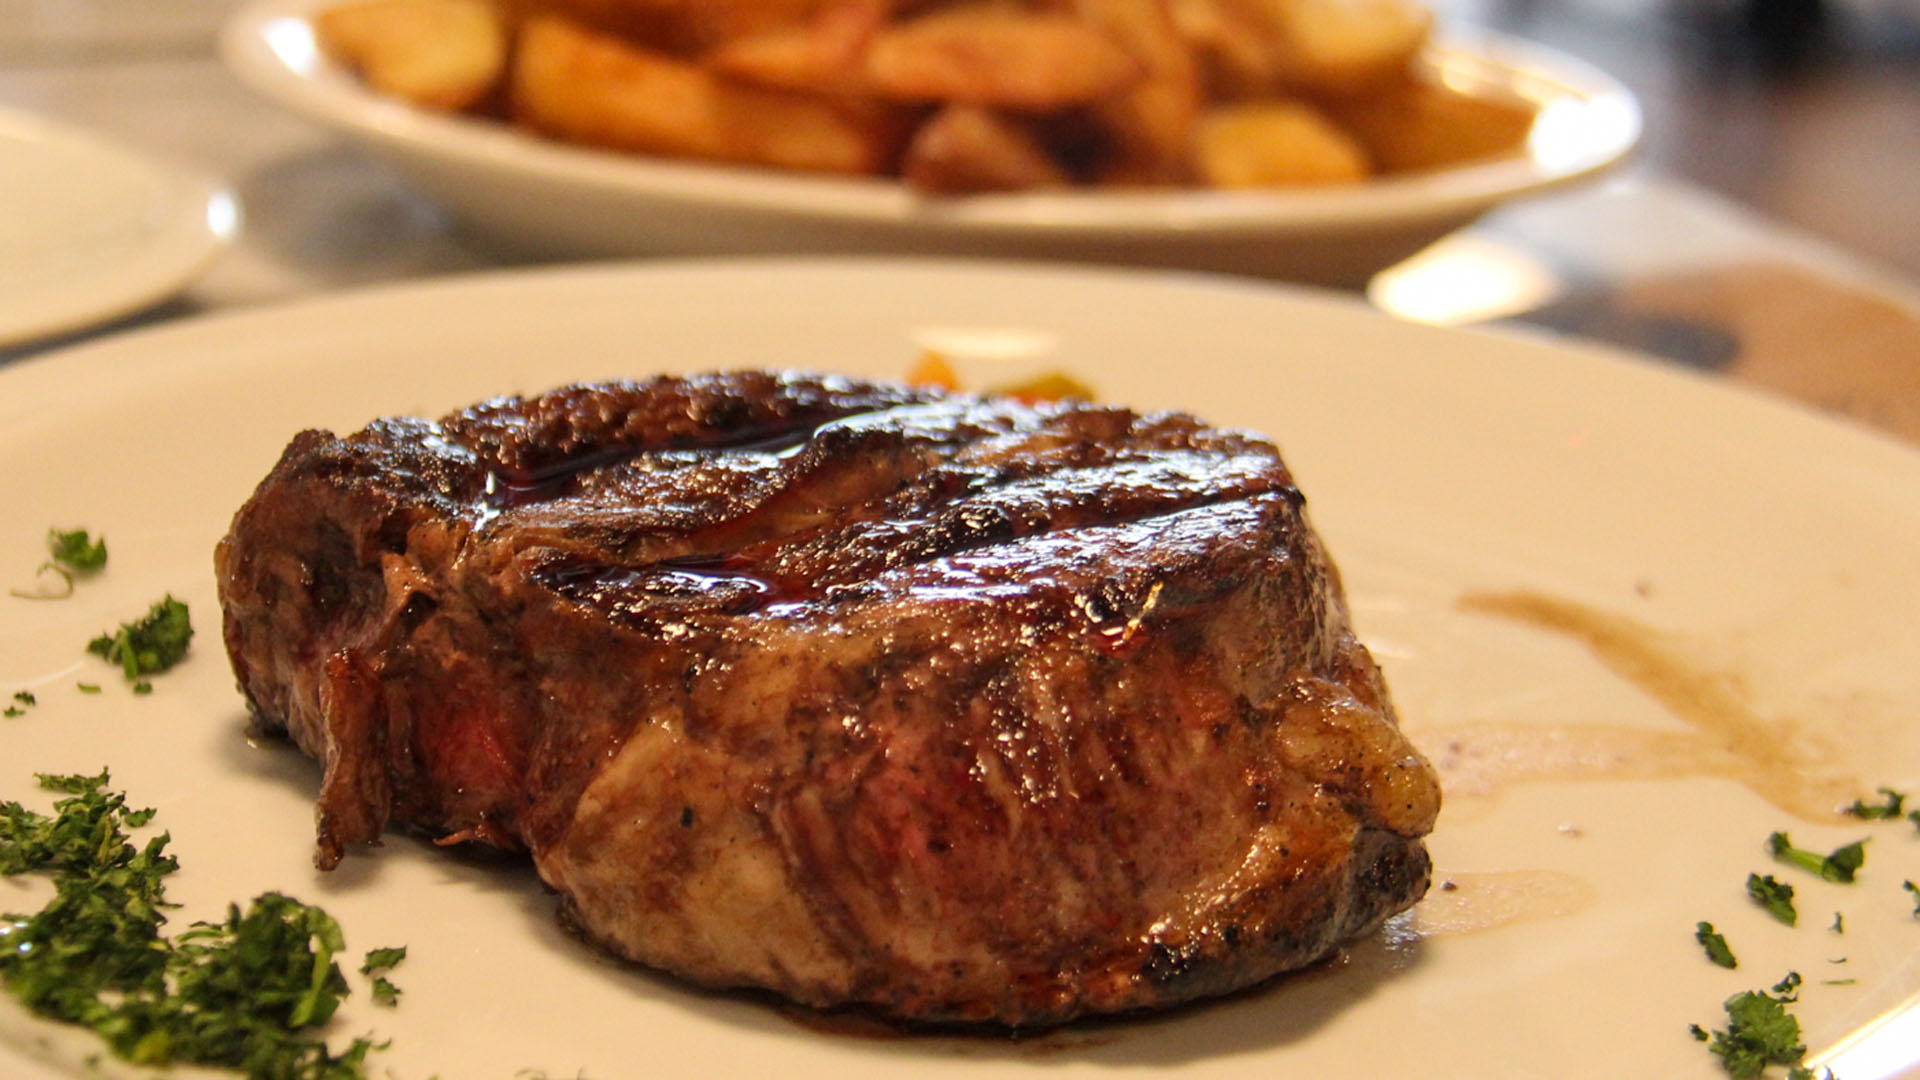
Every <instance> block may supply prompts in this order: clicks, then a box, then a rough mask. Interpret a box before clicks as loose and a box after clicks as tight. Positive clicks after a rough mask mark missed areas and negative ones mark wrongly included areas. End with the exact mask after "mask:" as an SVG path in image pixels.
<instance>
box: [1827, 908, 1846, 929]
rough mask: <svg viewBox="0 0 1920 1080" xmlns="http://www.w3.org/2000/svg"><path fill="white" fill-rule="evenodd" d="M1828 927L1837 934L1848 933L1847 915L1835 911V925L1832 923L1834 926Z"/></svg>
mask: <svg viewBox="0 0 1920 1080" xmlns="http://www.w3.org/2000/svg"><path fill="white" fill-rule="evenodd" d="M1827 929H1829V930H1831V931H1833V932H1834V933H1836V934H1844V933H1846V932H1847V921H1846V916H1844V915H1841V914H1840V913H1839V912H1837V911H1836V912H1834V913H1833V925H1832V926H1829V927H1827Z"/></svg>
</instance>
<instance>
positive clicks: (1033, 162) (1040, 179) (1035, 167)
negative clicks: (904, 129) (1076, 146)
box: [900, 105, 1071, 195]
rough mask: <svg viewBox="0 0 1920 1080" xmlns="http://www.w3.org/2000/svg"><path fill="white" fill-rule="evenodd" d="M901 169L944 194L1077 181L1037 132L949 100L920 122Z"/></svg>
mask: <svg viewBox="0 0 1920 1080" xmlns="http://www.w3.org/2000/svg"><path fill="white" fill-rule="evenodd" d="M900 175H901V177H902V178H903V179H905V180H906V182H907V183H908V184H911V185H912V186H913V187H915V188H917V189H919V190H921V191H926V192H931V193H934V194H941V195H959V194H966V193H969V192H979V191H1022V190H1027V189H1033V188H1052V187H1064V186H1066V185H1067V184H1068V183H1070V182H1071V180H1070V179H1069V177H1068V175H1067V173H1066V171H1065V170H1064V169H1062V168H1061V167H1060V165H1059V164H1058V163H1057V162H1055V161H1054V160H1053V158H1052V157H1051V156H1050V155H1049V154H1048V153H1047V149H1046V147H1045V146H1044V145H1043V144H1042V143H1041V142H1040V140H1038V139H1036V138H1035V137H1034V136H1033V134H1032V133H1031V132H1029V131H1028V130H1027V129H1025V128H1023V127H1021V126H1020V125H1019V124H1017V123H1015V122H1014V121H1012V120H1009V119H1008V118H1007V117H1005V116H1002V115H1000V114H998V113H995V112H993V111H992V110H990V109H983V108H980V107H979V106H977V105H949V106H947V107H946V108H944V109H942V110H940V111H939V112H938V113H936V114H935V115H934V116H933V118H932V119H930V120H928V121H927V122H926V123H924V124H922V125H920V127H919V129H918V130H916V131H915V132H914V135H913V138H912V139H911V140H910V141H909V142H908V143H907V149H906V151H905V153H903V154H902V155H901V159H900Z"/></svg>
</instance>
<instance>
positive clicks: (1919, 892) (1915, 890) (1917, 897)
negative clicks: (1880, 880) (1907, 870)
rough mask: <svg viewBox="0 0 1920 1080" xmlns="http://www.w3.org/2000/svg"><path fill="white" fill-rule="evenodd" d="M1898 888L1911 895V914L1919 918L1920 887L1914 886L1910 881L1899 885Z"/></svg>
mask: <svg viewBox="0 0 1920 1080" xmlns="http://www.w3.org/2000/svg"><path fill="white" fill-rule="evenodd" d="M1900 887H1901V888H1903V889H1905V890H1907V891H1908V892H1910V893H1912V894H1913V914H1914V915H1915V917H1920V885H1915V884H1914V883H1913V882H1911V881H1903V882H1901V883H1900Z"/></svg>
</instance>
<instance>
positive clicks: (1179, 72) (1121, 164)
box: [1073, 0, 1201, 183]
mask: <svg viewBox="0 0 1920 1080" xmlns="http://www.w3.org/2000/svg"><path fill="white" fill-rule="evenodd" d="M1073 3H1074V9H1075V11H1076V12H1077V13H1078V14H1079V15H1080V16H1081V17H1082V18H1084V19H1086V20H1087V22H1089V23H1090V24H1092V25H1094V26H1097V27H1099V28H1100V29H1102V30H1105V31H1106V32H1108V33H1109V34H1112V35H1113V38H1114V40H1115V41H1118V42H1119V43H1120V45H1121V46H1122V47H1123V48H1125V49H1126V50H1127V51H1128V52H1129V53H1131V54H1132V55H1133V58H1134V59H1135V60H1137V61H1138V62H1139V63H1140V67H1141V70H1142V72H1143V73H1144V77H1143V78H1142V79H1141V80H1140V81H1139V82H1138V83H1136V84H1135V85H1133V86H1132V87H1130V88H1128V89H1126V90H1123V91H1121V92H1120V93H1118V94H1116V95H1114V96H1113V97H1111V98H1109V99H1108V100H1105V101H1102V102H1100V103H1099V104H1097V105H1095V106H1094V115H1095V118H1096V119H1097V120H1098V122H1099V123H1100V124H1101V125H1102V126H1104V127H1105V128H1107V129H1108V130H1109V131H1110V132H1112V134H1113V141H1114V153H1113V157H1112V159H1111V161H1110V162H1109V163H1108V166H1107V168H1106V170H1105V171H1104V176H1105V178H1107V179H1109V180H1112V181H1116V182H1119V181H1125V182H1133V183H1171V182H1178V181H1184V180H1187V179H1189V178H1190V176H1189V173H1188V170H1187V167H1186V165H1187V147H1188V146H1189V145H1190V144H1191V143H1192V141H1193V129H1194V124H1195V123H1196V122H1197V121H1198V119H1199V116H1200V105H1201V89H1200V71H1199V66H1198V64H1197V63H1196V62H1195V60H1194V54H1193V50H1192V49H1191V48H1190V47H1189V46H1188V45H1187V43H1186V41H1185V40H1183V39H1182V38H1181V36H1180V34H1179V31H1178V29H1177V28H1176V27H1175V25H1174V22H1173V15H1172V12H1171V11H1170V10H1169V8H1168V6H1167V0H1073Z"/></svg>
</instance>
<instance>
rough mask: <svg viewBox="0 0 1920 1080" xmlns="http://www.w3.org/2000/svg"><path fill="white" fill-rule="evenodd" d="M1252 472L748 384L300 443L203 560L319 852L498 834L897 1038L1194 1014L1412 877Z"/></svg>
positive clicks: (1126, 421)
mask: <svg viewBox="0 0 1920 1080" xmlns="http://www.w3.org/2000/svg"><path fill="white" fill-rule="evenodd" d="M1304 501H1305V500H1304V499H1303V498H1302V497H1301V495H1300V493H1299V491H1298V490H1297V489H1296V488H1295V487H1294V485H1293V481H1292V477H1291V476H1290V475H1289V474H1288V472H1287V470H1286V468H1285V466H1284V465H1282V463H1281V461H1280V457H1279V455H1278V453H1277V452H1276V451H1275V450H1274V448H1273V447H1272V445H1270V444H1269V443H1267V442H1264V441H1262V440H1260V439H1257V438H1255V437H1252V436H1249V435H1245V434H1240V433H1235V432H1227V431H1220V430H1216V429H1212V428H1209V427H1206V426H1204V425H1203V424H1201V423H1200V422H1199V421H1197V420H1195V419H1193V418H1192V417H1189V416H1185V415H1180V414H1167V413H1163V414H1152V415H1141V414H1137V413H1134V412H1131V411H1128V410H1125V409H1119V408H1108V407H1099V406H1093V405H1087V404H1083V403H1057V404H1038V405H1027V404H1022V403H1019V402H1016V401H1012V400H1006V399H996V398H976V397H968V396H958V395H946V394H943V393H940V392H937V391H930V390H923V389H913V388H906V387H899V386H890V385H886V384H876V383H867V382H860V381H855V380H850V379H842V378H834V377H815V376H803V375H789V374H770V373H760V372H741V373H729V374H718V375H705V376H694V377H688V378H665V377H663V378H657V379H652V380H649V381H645V382H636V383H617V384H606V385H595V386H579V387H569V388H565V389H561V390H556V391H553V392H551V393H548V394H544V395H541V396H539V397H534V398H504V399H500V400H496V401H490V402H486V403H483V404H481V405H477V406H475V407H473V408H471V409H468V410H465V411H462V412H458V413H454V414H452V415H450V416H447V417H444V418H442V419H441V420H439V421H437V422H429V421H424V420H413V419H394V420H383V421H379V422H377V423H375V424H373V425H372V426H370V427H368V428H367V429H366V430H364V431H361V432H359V433H358V434H355V435H351V436H347V437H345V438H339V437H336V436H334V435H332V434H330V433H327V432H316V431H310V432H306V433H304V434H302V435H300V436H299V437H297V438H296V439H294V441H293V443H292V444H291V445H290V446H289V447H288V448H287V451H286V453H285V455H284V456H283V457H282V459H281V461H280V463H279V465H278V466H277V467H275V469H274V470H273V472H272V473H271V474H270V475H269V476H268V477H267V478H266V480H265V481H263V482H262V484H261V485H260V487H259V489H258V491H256V493H255V494H254V496H253V498H252V499H251V500H250V501H249V502H248V503H247V504H246V505H245V506H243V507H242V508H241V509H240V511H239V513H238V514H237V515H236V517H235V519H234V523H233V528H232V531H231V532H230V533H229V535H228V536H227V537H226V539H224V540H223V541H222V542H221V544H220V546H219V550H218V552H217V555H216V563H217V571H218V576H219V583H220V595H221V602H222V606H223V609H224V614H225V620H226V621H225V633H226V642H227V647H228V651H229V653H230V654H231V656H232V659H233V665H234V670H235V672H236V673H237V675H238V677H239V682H240V687H241V690H242V691H243V692H244V693H245V694H246V696H247V699H248V701H249V702H250V704H251V706H252V708H253V710H254V713H255V715H256V717H257V720H258V723H259V724H260V725H261V726H262V727H264V728H266V729H268V730H284V731H285V732H287V733H288V734H289V735H290V736H291V737H292V739H293V740H294V741H295V742H297V743H298V744H299V745H300V746H301V747H302V748H303V749H304V750H305V751H306V752H308V753H309V754H312V755H313V756H315V757H316V758H318V759H320V760H321V761H322V762H323V763H324V766H325V774H324V778H323V780H322V783H321V791H320V799H319V815H318V816H319V855H318V861H319V863H320V864H321V865H322V866H332V865H333V864H335V863H336V862H338V860H339V859H340V857H341V855H342V853H343V851H344V850H345V848H346V847H347V846H348V845H351V844H357V843H365V842H373V841H375V840H377V839H378V837H379V836H380V834H381V832H382V831H383V830H384V829H385V828H386V827H387V826H388V825H389V824H398V825H403V826H407V827H411V828H414V829H419V830H423V831H425V832H428V833H430V834H432V835H434V836H436V837H438V838H441V839H443V840H447V841H471V842H479V843H485V844H492V845H495V846H499V847H505V848H525V849H526V850H528V851H529V852H530V853H531V855H532V858H533V860H534V863H535V865H536V866H537V867H538V869H539V872H540V874H541V875H542V877H543V878H545V880H546V881H547V882H548V883H550V884H551V885H552V886H553V887H554V888H555V889H556V890H558V891H559V893H560V894H561V897H562V904H563V906H564V908H565V913H566V914H567V916H568V917H569V919H570V920H571V921H572V922H573V923H574V924H575V925H577V926H578V927H579V928H580V929H581V930H582V932H584V933H585V934H586V935H588V936H589V937H591V938H593V939H594V940H596V941H598V942H600V943H602V944H603V945H605V946H606V947H607V948H609V949H611V950H613V951H614V952H617V953H619V954H621V955H622V956H625V957H628V958H631V959H633V960H636V961H639V962H641V963H644V964H648V965H651V966H654V967H657V968H661V969H665V970H667V971H671V972H674V973H677V974H679V975H680V976H683V977H685V978H687V979H690V980H692V981H694V982H697V983H700V984H703V985H709V986H721V987H732V986H752V987H762V988H767V989H771V990H774V991H776V992H778V993H780V994H783V995H786V996H787V997H789V998H791V999H793V1000H795V1001H798V1002H801V1003H804V1004H807V1005H813V1006H823V1007H825V1006H836V1005H843V1004H854V1005H861V1006H866V1007H870V1008H872V1009H874V1010H877V1011H878V1012H880V1013H882V1014H884V1015H887V1016H890V1017H895V1018H900V1019H909V1020H932V1021H986V1022H994V1023H999V1024H1006V1025H1034V1024H1049V1023H1057V1022H1060V1021H1064V1020H1067V1019H1071V1018H1073V1017H1076V1016H1080V1015H1083V1014H1089V1013H1111V1012H1118V1011H1125V1010H1131V1009H1138V1008H1144V1007H1157V1006H1164V1005H1170V1004H1174V1003H1178V1002H1182V1001H1187V1000H1190V999H1193V998H1196V997H1202V996H1208V995H1215V994H1220V993H1225V992H1228V991H1231V990H1234V989H1237V988H1240V987H1244V986H1248V985H1251V984H1253V983H1257V982H1260V981H1262V980H1265V979H1267V978H1269V977H1271V976H1272V975H1274V974H1276V973H1278V972H1281V971H1286V970H1289V969H1292V968H1297V967H1299V966H1302V965H1304V964H1308V963H1311V962H1313V961H1314V960H1316V959H1318V958H1320V957H1323V956H1325V955H1327V954H1328V953H1329V952H1330V951H1332V950H1333V949H1334V948H1335V947H1337V945H1338V944H1339V943H1340V942H1342V941H1344V940H1346V939H1348V938H1350V937H1352V936H1354V935H1357V934H1361V933H1365V932H1367V931H1369V930H1371V929H1372V928H1374V927H1376V926H1378V925H1379V924H1380V922H1381V921H1382V920H1384V919H1385V918H1387V917H1388V916H1389V915H1392V914H1393V913H1395V912H1398V911H1401V910H1403V909H1405V908H1407V907H1408V906H1410V905H1411V904H1412V903H1413V902H1414V901H1415V900H1417V899H1418V898H1419V897H1420V896H1421V895H1422V894H1423V893H1424V891H1425V890H1426V887H1427V882H1428V876H1429V867H1428V860H1427V855H1426V852H1425V849H1424V848H1423V846H1422V845H1421V843H1420V837H1421V836H1423V835H1424V834H1425V833H1426V832H1427V831H1428V830H1429V829H1430V828H1431V827H1432V823H1433V819H1434V816H1435V814H1436V813H1437V811H1438V807H1439V791H1438V787H1437V783H1436V780H1435V778H1434V775H1433V772H1432V770H1431V769H1430V768H1429V766H1428V765H1427V763H1426V762H1425V761H1424V760H1423V759H1422V758H1421V757H1420V755H1419V754H1418V753H1417V752H1416V751H1415V750H1414V748H1413V747H1412V746H1411V745H1409V744H1408V743H1407V741H1406V740H1405V739H1404V738H1403V737H1402V736H1401V734H1400V732H1399V731H1398V729H1397V727H1396V724H1395V719H1394V714H1393V709H1392V706H1391V705H1390V704H1389V702H1388V699H1387V693H1386V689H1385V687H1384V685H1383V684H1382V682H1381V679H1380V676H1379V672H1378V670H1377V668H1376V667H1375V665H1374V663H1373V661H1372V659H1371V658H1370V657H1369V656H1368V655H1367V652H1366V650H1365V649H1364V648H1363V647H1362V646H1361V645H1360V644H1359V643H1358V642H1357V641H1356V640H1355V638H1354V636H1353V634H1352V632H1351V630H1350V629H1349V626H1348V621H1347V615H1346V610H1345V605H1344V600H1343V599H1342V596H1341V591H1340V586H1339V581H1338V578H1337V575H1336V572H1335V571H1334V569H1333V567H1332V565H1331V564H1330V563H1329V562H1328V560H1327V558H1326V556H1325V554H1324V553H1323V551H1322V550H1321V546H1320V543H1319V540H1318V539H1317V538H1316V536H1315V534H1314V533H1313V531H1312V529H1311V527H1310V526H1309V524H1308V522H1307V519H1306V516H1305V512H1304Z"/></svg>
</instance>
